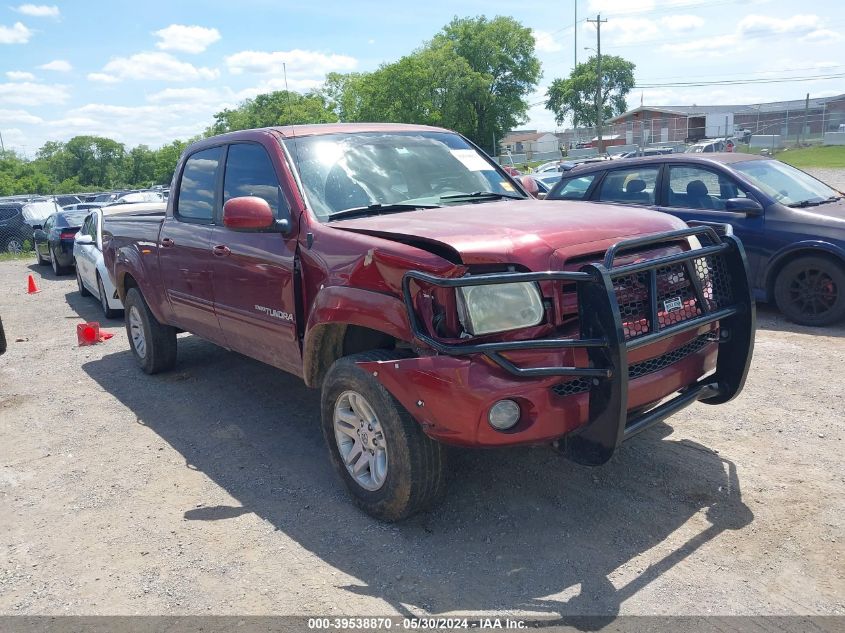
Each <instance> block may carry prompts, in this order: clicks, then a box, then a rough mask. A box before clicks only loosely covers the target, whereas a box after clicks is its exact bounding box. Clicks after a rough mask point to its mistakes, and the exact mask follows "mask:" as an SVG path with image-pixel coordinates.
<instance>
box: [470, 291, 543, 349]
mask: <svg viewBox="0 0 845 633" xmlns="http://www.w3.org/2000/svg"><path fill="white" fill-rule="evenodd" d="M458 317H459V318H460V320H461V324H462V325H463V326H464V329H465V330H466V331H467V332H469V333H470V334H472V335H473V336H479V335H481V334H492V333H493V332H505V331H507V330H516V329H518V328H523V327H530V326H532V325H537V324H538V323H540V321H542V320H543V300H542V298H541V297H540V290H539V289H538V288H537V285H536V284H534V283H531V282H521V283H510V284H490V285H484V286H460V287H458Z"/></svg>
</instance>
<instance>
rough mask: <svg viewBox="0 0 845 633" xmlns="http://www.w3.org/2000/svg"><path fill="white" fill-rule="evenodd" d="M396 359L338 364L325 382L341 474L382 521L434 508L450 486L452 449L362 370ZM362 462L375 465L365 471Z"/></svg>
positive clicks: (325, 415) (385, 355) (332, 452)
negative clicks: (448, 456)
mask: <svg viewBox="0 0 845 633" xmlns="http://www.w3.org/2000/svg"><path fill="white" fill-rule="evenodd" d="M395 358H396V354H395V352H388V351H385V350H376V351H372V352H364V353H360V354H354V355H351V356H347V357H344V358H341V359H339V360H337V361H336V362H335V363H334V364H333V365H332V366H331V368H330V369H329V371H328V373H327V374H326V378H325V380H324V381H323V388H322V395H321V407H320V409H321V418H322V430H323V437H324V438H325V441H326V445H327V447H328V450H329V457H330V459H331V462H332V465H333V466H334V469H335V471H336V472H337V474H338V476H339V477H340V478H341V480H343V483H344V485H345V486H346V488H347V490H348V491H349V493H350V494H351V496H352V498H353V500H354V501H355V503H356V504H357V505H358V506H359V507H360V508H361V509H363V510H364V511H365V512H367V513H368V514H370V515H371V516H373V517H375V518H377V519H380V520H382V521H398V520H401V519H404V518H406V517H409V516H411V515H412V514H415V513H417V512H419V511H421V510H424V509H426V508H429V507H431V506H432V505H433V504H434V503H435V502H436V501H437V500H438V499H439V498H440V497H441V496H442V494H443V492H444V491H445V487H446V448H445V447H444V446H443V445H442V444H440V443H438V442H435V441H434V440H432V439H431V438H429V437H428V436H427V435H426V434H425V433H423V430H422V427H421V426H420V424H419V423H418V422H417V421H416V420H414V419H413V418H412V417H411V415H410V414H409V413H408V412H407V411H406V410H405V409H404V408H403V407H402V405H400V404H399V403H398V402H397V401H396V400H395V399H394V398H393V396H392V395H390V393H389V392H388V391H387V389H385V388H384V387H383V386H382V385H381V383H379V382H378V381H377V380H376V379H375V378H374V377H373V376H371V375H370V374H369V373H368V372H365V371H364V370H362V369H361V368H360V367H359V366H358V365H356V363H358V362H361V361H379V360H395ZM341 427H342V428H343V430H341ZM356 427H357V429H356ZM361 444H363V446H361ZM365 447H369V449H367V450H362V449H364V448H365ZM367 452H369V453H370V457H369V458H367V457H366V453H367ZM356 455H358V458H357V459H356ZM382 457H383V459H382ZM361 459H367V460H369V461H368V463H367V464H364V465H363V466H362V462H361ZM347 463H349V464H350V465H349V466H347ZM359 466H361V472H360V474H358V475H356V474H354V472H353V471H354V470H356V469H358V467H359Z"/></svg>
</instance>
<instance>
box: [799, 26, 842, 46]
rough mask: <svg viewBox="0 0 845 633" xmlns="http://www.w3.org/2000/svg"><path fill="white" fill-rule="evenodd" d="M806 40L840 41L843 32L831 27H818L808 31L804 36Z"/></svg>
mask: <svg viewBox="0 0 845 633" xmlns="http://www.w3.org/2000/svg"><path fill="white" fill-rule="evenodd" d="M801 39H803V40H804V41H805V42H812V43H814V44H815V43H819V42H838V41H839V40H841V39H842V34H841V33H839V32H838V31H833V30H831V29H818V30H815V31H812V32H811V33H807V35H805V36H804V37H803V38H801Z"/></svg>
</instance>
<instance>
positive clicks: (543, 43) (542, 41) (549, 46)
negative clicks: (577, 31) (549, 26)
mask: <svg viewBox="0 0 845 633" xmlns="http://www.w3.org/2000/svg"><path fill="white" fill-rule="evenodd" d="M532 34H533V35H534V43H535V45H536V47H537V50H538V51H540V52H541V53H556V52H557V51H559V50H561V49H562V48H563V46H562V45H561V43H560V42H556V41H555V39H554V36H553V35H552V34H551V33H549V32H548V31H539V30H537V29H534V31H533V32H532Z"/></svg>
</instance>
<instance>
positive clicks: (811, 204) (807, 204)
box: [786, 200, 827, 209]
mask: <svg viewBox="0 0 845 633" xmlns="http://www.w3.org/2000/svg"><path fill="white" fill-rule="evenodd" d="M824 202H827V200H825V201H824ZM820 204H822V202H819V201H816V200H801V201H800V202H793V203H792V204H788V205H786V206H788V207H792V208H793V209H803V208H804V207H817V206H819V205H820Z"/></svg>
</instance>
